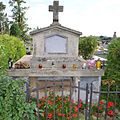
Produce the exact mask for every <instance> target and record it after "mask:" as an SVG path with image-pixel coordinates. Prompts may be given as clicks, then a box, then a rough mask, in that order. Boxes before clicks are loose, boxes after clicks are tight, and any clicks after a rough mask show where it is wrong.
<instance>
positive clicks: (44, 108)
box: [27, 78, 120, 120]
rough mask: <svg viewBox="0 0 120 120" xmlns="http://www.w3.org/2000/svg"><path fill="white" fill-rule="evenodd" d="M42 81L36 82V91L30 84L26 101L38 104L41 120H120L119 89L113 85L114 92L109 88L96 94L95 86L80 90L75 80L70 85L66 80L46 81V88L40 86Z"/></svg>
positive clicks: (38, 115)
mask: <svg viewBox="0 0 120 120" xmlns="http://www.w3.org/2000/svg"><path fill="white" fill-rule="evenodd" d="M40 82H41V81H39V80H38V81H36V88H33V89H31V90H30V86H28V85H27V99H28V101H29V100H35V101H36V103H37V107H38V109H37V110H36V116H37V117H38V120H120V106H119V105H120V103H119V102H120V91H119V90H118V86H114V90H111V86H107V87H106V88H107V90H105V91H102V90H101V88H100V90H99V91H95V90H94V89H93V83H91V84H86V87H85V88H81V87H80V81H79V82H78V85H77V86H75V85H74V84H73V78H71V79H70V80H69V84H67V85H65V84H64V82H65V81H64V80H59V81H56V80H51V81H49V80H44V85H43V86H42V87H39V84H40ZM56 82H58V83H59V84H56ZM50 83H51V84H50ZM112 89H113V88H112ZM74 90H77V96H76V94H75V95H74V92H73V91H74ZM81 91H85V96H86V98H85V100H82V96H81ZM93 94H96V95H98V99H96V100H93ZM74 97H75V98H77V99H74ZM118 106H119V107H118Z"/></svg>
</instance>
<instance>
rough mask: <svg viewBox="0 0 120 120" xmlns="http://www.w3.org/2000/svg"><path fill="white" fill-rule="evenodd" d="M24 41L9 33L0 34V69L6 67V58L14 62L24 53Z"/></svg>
mask: <svg viewBox="0 0 120 120" xmlns="http://www.w3.org/2000/svg"><path fill="white" fill-rule="evenodd" d="M25 53H26V49H25V46H24V43H23V42H22V41H20V40H19V39H18V38H16V37H13V36H9V35H7V34H6V35H0V69H6V68H8V60H9V58H11V59H12V60H13V61H14V62H15V61H16V60H18V59H20V58H21V57H22V56H23V55H25Z"/></svg>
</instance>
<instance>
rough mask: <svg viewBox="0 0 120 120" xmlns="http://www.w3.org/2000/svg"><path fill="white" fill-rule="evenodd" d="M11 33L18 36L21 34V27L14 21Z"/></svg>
mask: <svg viewBox="0 0 120 120" xmlns="http://www.w3.org/2000/svg"><path fill="white" fill-rule="evenodd" d="M10 35H13V36H16V37H20V36H21V31H20V28H19V26H18V24H16V23H13V24H12V25H11V27H10Z"/></svg>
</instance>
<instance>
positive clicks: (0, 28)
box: [0, 2, 9, 34]
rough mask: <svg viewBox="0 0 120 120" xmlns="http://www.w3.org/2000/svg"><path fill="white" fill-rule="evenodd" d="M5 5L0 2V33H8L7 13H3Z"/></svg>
mask: <svg viewBox="0 0 120 120" xmlns="http://www.w3.org/2000/svg"><path fill="white" fill-rule="evenodd" d="M5 8H6V6H5V5H4V4H3V3H2V2H0V33H1V34H3V33H9V21H8V18H7V14H6V13H4V10H5Z"/></svg>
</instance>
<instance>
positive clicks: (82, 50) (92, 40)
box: [79, 36, 97, 59]
mask: <svg viewBox="0 0 120 120" xmlns="http://www.w3.org/2000/svg"><path fill="white" fill-rule="evenodd" d="M96 47H97V38H96V37H93V36H89V37H82V38H80V40H79V54H80V55H82V57H83V58H84V59H89V58H91V57H92V55H93V54H94V52H95V50H96Z"/></svg>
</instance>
